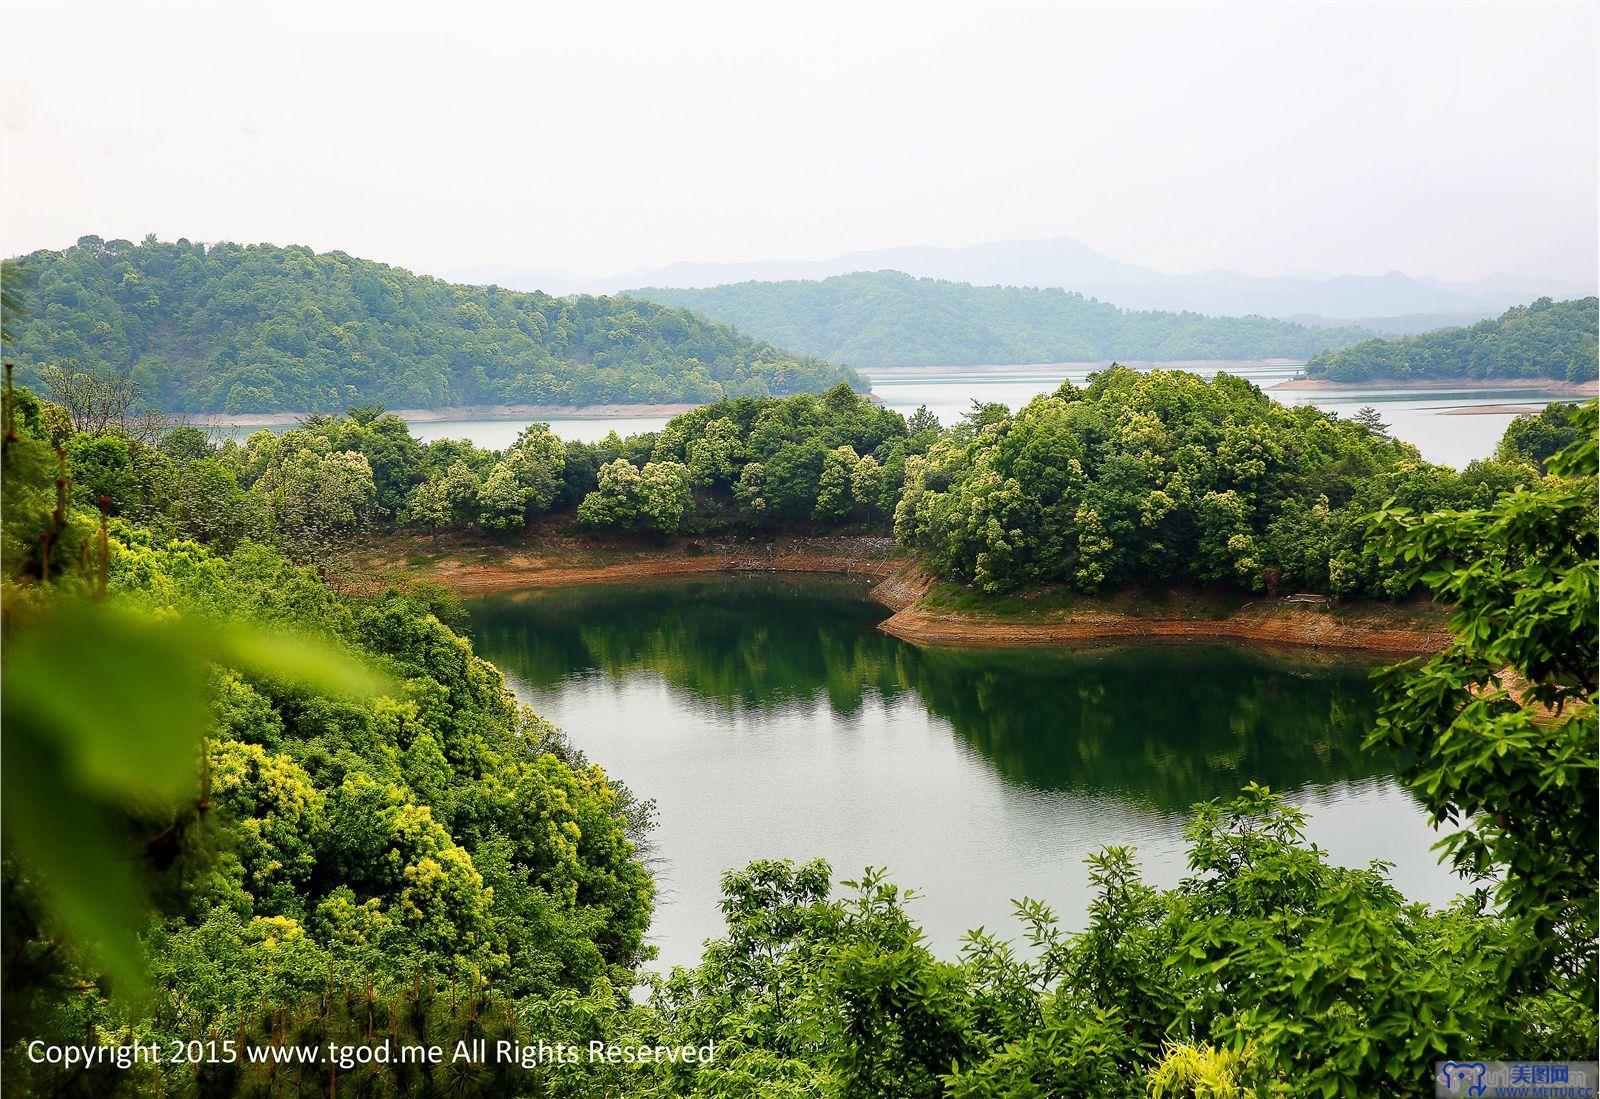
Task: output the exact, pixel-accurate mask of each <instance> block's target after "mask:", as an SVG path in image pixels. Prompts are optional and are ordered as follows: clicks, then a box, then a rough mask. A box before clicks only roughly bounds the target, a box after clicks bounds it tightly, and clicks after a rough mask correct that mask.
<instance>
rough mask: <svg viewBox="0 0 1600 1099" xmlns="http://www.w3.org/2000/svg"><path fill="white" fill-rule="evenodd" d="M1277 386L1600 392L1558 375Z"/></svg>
mask: <svg viewBox="0 0 1600 1099" xmlns="http://www.w3.org/2000/svg"><path fill="white" fill-rule="evenodd" d="M1267 389H1268V390H1269V391H1272V390H1278V389H1291V390H1292V389H1300V390H1327V391H1330V392H1335V393H1337V392H1339V391H1340V390H1359V389H1417V390H1428V389H1508V390H1510V389H1539V390H1544V391H1545V392H1548V393H1570V394H1572V395H1573V396H1575V397H1593V396H1595V394H1596V393H1597V392H1600V382H1596V381H1595V380H1594V379H1590V380H1589V381H1584V382H1569V381H1566V380H1565V379H1561V378H1405V379H1400V378H1367V379H1365V380H1363V381H1359V382H1335V381H1328V380H1327V379H1324V378H1290V379H1289V380H1288V381H1286V382H1279V383H1278V384H1277V385H1269V386H1267Z"/></svg>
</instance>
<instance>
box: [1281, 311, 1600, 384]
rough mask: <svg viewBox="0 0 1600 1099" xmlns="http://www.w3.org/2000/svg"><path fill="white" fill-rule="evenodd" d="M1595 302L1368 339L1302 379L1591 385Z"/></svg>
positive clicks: (1315, 364)
mask: <svg viewBox="0 0 1600 1099" xmlns="http://www.w3.org/2000/svg"><path fill="white" fill-rule="evenodd" d="M1597 324H1600V299H1596V298H1576V299H1574V300H1572V301H1559V302H1558V301H1552V300H1551V299H1550V298H1540V299H1539V300H1538V301H1536V302H1533V303H1532V304H1531V305H1519V306H1514V307H1513V308H1511V309H1507V310H1506V311H1505V312H1504V313H1502V314H1501V315H1500V316H1498V317H1496V318H1494V319H1493V320H1487V321H1479V322H1478V323H1477V324H1474V325H1470V326H1468V327H1466V328H1445V329H1441V330H1440V331H1437V332H1424V333H1422V334H1421V335H1417V336H1402V337H1399V338H1398V339H1392V340H1381V339H1380V340H1366V341H1363V342H1362V343H1358V344H1354V345H1352V346H1348V347H1341V348H1340V349H1338V350H1333V351H1326V352H1324V353H1322V354H1320V355H1317V356H1316V357H1315V358H1313V359H1311V361H1309V362H1308V363H1306V373H1308V374H1311V375H1313V376H1315V377H1320V378H1327V379H1328V380H1329V381H1335V382H1356V381H1363V380H1365V379H1367V378H1395V379H1399V380H1423V379H1430V378H1462V379H1471V380H1477V379H1482V378H1528V379H1530V380H1533V379H1543V378H1554V379H1560V380H1564V381H1569V382H1584V381H1593V380H1594V379H1595V376H1596V374H1597V373H1600V367H1597V365H1596V364H1597V359H1596V351H1595V330H1596V326H1597Z"/></svg>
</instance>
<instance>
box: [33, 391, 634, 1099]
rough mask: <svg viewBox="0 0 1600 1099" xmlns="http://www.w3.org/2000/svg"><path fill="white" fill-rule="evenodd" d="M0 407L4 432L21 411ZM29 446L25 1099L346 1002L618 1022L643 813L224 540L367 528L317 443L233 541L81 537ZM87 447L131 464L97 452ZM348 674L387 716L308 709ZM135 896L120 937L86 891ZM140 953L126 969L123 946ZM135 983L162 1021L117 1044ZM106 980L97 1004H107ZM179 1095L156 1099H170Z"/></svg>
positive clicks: (419, 628)
mask: <svg viewBox="0 0 1600 1099" xmlns="http://www.w3.org/2000/svg"><path fill="white" fill-rule="evenodd" d="M8 397H9V395H8ZM7 404H8V415H7V424H8V426H10V425H12V424H15V423H18V419H19V418H18V417H17V416H16V415H15V413H16V411H17V410H18V409H21V408H29V407H32V408H35V409H36V408H37V404H36V402H32V401H31V399H29V398H28V397H27V396H26V395H19V396H18V399H17V400H16V401H15V402H12V401H11V400H9V399H8V402H7ZM46 421H47V418H45V417H37V416H36V417H29V416H27V415H24V416H22V417H20V424H19V425H18V430H17V431H16V434H15V437H14V438H8V439H7V442H6V448H5V471H6V483H5V489H6V491H5V522H4V532H5V539H6V554H5V558H6V570H5V574H4V583H5V616H6V617H5V625H6V633H7V645H6V660H7V664H6V682H7V690H6V694H5V701H6V716H5V720H6V740H5V746H6V753H7V755H6V766H5V769H4V773H5V776H6V783H7V784H6V788H5V808H6V814H7V815H6V843H7V848H6V859H7V862H6V867H7V870H6V873H7V878H6V882H7V888H6V892H5V899H4V903H5V909H4V926H5V948H4V950H5V965H6V974H5V975H6V988H7V1000H6V1017H7V1030H6V1038H5V1050H6V1072H7V1076H8V1081H9V1079H10V1078H12V1077H13V1074H14V1073H15V1074H16V1075H15V1079H16V1081H17V1085H16V1088H17V1090H18V1091H19V1093H25V1092H28V1091H31V1090H34V1088H35V1086H37V1088H38V1090H48V1088H46V1087H45V1086H44V1085H43V1084H42V1083H40V1082H39V1081H37V1080H35V1081H33V1082H32V1083H25V1082H24V1081H27V1080H30V1079H32V1078H31V1077H30V1074H31V1073H33V1072H34V1071H35V1070H36V1067H37V1066H36V1065H35V1063H33V1062H30V1061H28V1060H27V1059H26V1058H23V1057H20V1056H18V1054H17V1050H18V1048H19V1047H18V1046H17V1045H16V1044H15V1043H16V1042H17V1041H18V1039H19V1038H20V1037H24V1036H26V1037H29V1038H38V1039H41V1040H44V1041H47V1042H49V1041H54V1042H61V1043H65V1042H79V1041H83V1040H84V1039H85V1036H86V1035H88V1036H90V1040H96V1036H99V1037H103V1038H106V1039H108V1040H109V1038H110V1036H112V1035H117V1034H122V1035H123V1036H124V1037H125V1038H126V1037H127V1036H128V1035H129V1034H130V1033H132V1034H134V1035H136V1036H138V1037H140V1038H142V1039H144V1040H146V1041H148V1040H151V1039H163V1038H165V1039H173V1038H179V1037H182V1038H188V1037H190V1036H192V1035H194V1034H197V1033H206V1032H207V1031H213V1032H214V1031H216V1030H217V1029H218V1028H220V1029H221V1030H223V1031H227V1032H229V1033H230V1034H231V1033H234V1032H235V1031H239V1032H242V1031H243V1029H244V1028H246V1027H248V1026H249V1025H251V1024H252V1021H253V1020H254V1019H255V1017H256V1014H257V1013H258V1012H260V1011H261V1010H262V1009H263V1008H268V1007H270V1008H271V1009H272V1012H271V1013H272V1014H273V1015H274V1017H276V1016H278V1014H279V1013H280V1012H281V1011H286V1010H287V1009H289V1008H290V1007H293V1006H295V1005H297V1004H299V1003H301V1002H302V1001H304V1000H306V999H307V998H309V997H313V996H314V995H316V994H318V993H319V992H322V991H324V990H326V989H328V988H330V987H334V986H338V985H346V986H347V987H348V985H349V984H351V983H353V984H355V985H356V986H357V987H360V986H362V985H366V986H367V987H369V988H370V987H372V986H374V985H376V986H377V987H380V988H384V989H397V988H400V987H403V986H409V987H414V988H416V989H419V990H420V989H421V987H422V984H423V982H426V983H427V985H428V987H429V988H430V989H431V988H434V987H439V988H445V987H449V986H451V985H467V984H473V985H477V984H482V983H484V982H487V983H489V984H492V985H493V986H494V987H495V988H496V989H497V990H498V992H499V993H500V994H501V995H504V996H509V997H512V998H515V999H517V1000H519V1001H525V1002H528V1003H535V1002H543V1001H545V1000H548V999H550V998H556V999H562V1000H564V1002H569V1003H579V1002H593V1003H594V1004H595V1005H596V1006H597V1009H602V1010H611V1009H614V1008H615V1007H616V1006H617V1005H618V1004H619V1003H620V1002H622V1000H623V999H624V998H625V995H626V992H627V990H628V988H629V987H630V986H631V985H632V983H633V973H634V969H635V967H636V966H637V965H638V964H639V963H640V961H641V960H642V959H643V958H645V957H647V956H648V950H647V948H646V946H645V945H644V932H645V929H646V926H647V924H648V921H649V915H650V910H651V899H652V895H653V886H652V884H651V881H650V878H649V875H648V873H647V872H646V870H645V867H644V866H643V864H642V862H641V859H640V857H639V853H638V850H637V848H636V842H635V841H636V840H638V839H639V838H641V836H642V834H643V831H644V828H645V827H646V825H647V820H648V808H647V807H642V806H639V805H636V804H634V803H633V801H632V800H631V798H630V796H629V795H628V794H627V792H626V791H625V790H623V789H621V788H620V787H618V786H616V785H615V784H613V783H611V782H610V781H609V780H608V779H607V778H606V776H605V774H604V773H603V772H602V771H601V770H600V769H599V768H598V767H595V766H593V765H591V764H589V763H588V762H587V761H586V760H585V759H584V758H583V757H582V756H581V755H580V754H579V753H577V752H576V751H575V750H573V749H572V748H571V747H570V746H569V745H568V744H567V743H566V742H565V740H564V739H563V738H562V737H561V735H560V734H559V733H558V732H557V731H556V730H555V729H553V728H552V727H551V726H549V725H548V724H546V723H545V722H543V721H542V720H541V719H539V718H538V717H537V716H535V715H534V714H533V713H531V712H530V711H529V710H527V709H526V708H524V707H522V706H520V705H518V703H517V702H516V701H515V699H514V698H513V697H512V695H511V692H510V691H509V690H508V689H507V687H506V685H505V682H504V680H503V678H502V677H501V675H500V673H499V672H498V671H497V670H496V669H495V668H494V667H492V666H491V665H489V664H487V663H486V662H484V661H483V660H481V659H479V658H477V657H476V656H474V655H473V652H472V648H471V646H470V645H469V644H468V643H467V641H466V640H465V639H463V638H462V637H461V636H459V635H457V634H456V633H454V632H452V631H451V629H449V628H448V627H447V626H445V625H444V624H442V623H441V622H440V621H439V620H438V618H436V617H435V616H434V615H433V614H432V613H431V612H430V609H429V605H428V603H427V602H426V601H425V600H423V599H419V598H417V597H416V596H414V595H411V594H407V593H406V592H403V591H396V590H389V591H385V592H381V593H378V594H374V595H368V596H365V597H359V598H357V597H351V596H341V595H337V594H335V593H333V592H332V591H330V590H329V589H328V588H327V587H326V586H324V585H323V583H321V582H320V580H319V579H318V577H317V575H316V573H315V572H313V571H312V570H311V569H309V568H306V567H303V566H299V565H296V564H294V563H293V562H292V561H290V560H288V559H286V558H285V556H284V555H283V554H282V553H280V552H279V551H278V550H276V549H274V548H273V547H271V546H269V545H265V544H262V543H261V542H251V541H244V540H243V536H244V535H245V534H250V535H255V536H257V537H265V538H272V539H280V538H281V539H282V540H283V542H284V544H285V546H286V547H305V546H306V545H307V541H306V539H307V538H308V534H307V528H311V527H319V526H320V527H324V528H326V527H328V526H329V525H330V524H331V525H332V526H334V527H338V528H339V529H348V524H349V523H351V522H353V521H354V520H353V518H352V510H354V511H355V512H363V511H364V512H368V513H370V511H371V509H372V508H373V507H374V483H373V477H372V472H371V468H370V466H369V464H368V463H367V460H366V458H365V457H364V456H362V455H360V454H356V453H354V452H352V451H341V450H333V449H330V446H329V444H328V440H327V437H326V436H324V435H318V434H313V433H310V432H302V433H300V435H302V436H303V438H294V437H292V436H293V435H294V434H295V433H290V435H289V436H284V437H280V438H273V437H271V436H266V435H263V437H262V438H260V439H258V440H256V441H255V443H256V445H253V446H252V447H251V448H250V453H249V454H248V458H249V461H250V462H251V463H253V464H258V465H260V466H261V469H260V471H259V473H257V474H256V475H255V484H254V486H252V489H251V491H250V495H251V496H254V495H255V494H256V493H258V492H259V500H258V506H259V509H260V522H259V523H258V524H252V525H251V526H249V527H247V528H246V529H244V530H231V531H230V532H229V533H228V534H227V535H226V537H224V536H221V535H218V534H216V532H215V531H214V530H212V529H210V528H205V527H199V528H196V527H192V526H191V523H193V522H194V515H193V514H192V513H190V512H188V511H184V510H182V509H179V512H178V513H177V514H174V515H171V516H168V517H166V520H165V522H163V523H156V524H150V525H134V524H132V523H129V522H128V521H126V520H124V519H112V520H111V521H110V522H109V525H108V527H102V528H101V531H102V533H100V534H99V535H98V540H97V536H96V535H95V534H94V533H93V526H94V525H93V522H92V521H91V520H88V519H86V518H85V517H84V515H85V512H84V509H81V508H74V507H73V503H72V500H73V496H74V491H73V487H72V476H71V473H70V469H71V468H72V467H70V466H69V467H68V469H69V472H68V473H67V474H66V475H64V476H62V477H61V478H60V480H59V482H57V484H59V486H60V487H59V489H57V488H56V485H53V484H52V483H51V480H50V478H51V476H52V474H54V473H55V469H56V463H54V462H52V461H50V460H49V458H48V455H49V452H50V440H49V439H48V437H47V435H46V426H45V425H46ZM369 426H370V425H369ZM380 431H381V428H380ZM85 438H86V437H84V436H74V437H73V438H72V440H71V445H70V446H69V447H68V448H67V449H68V450H74V451H77V452H80V453H81V452H83V451H85V450H86V449H88V447H87V445H86V444H85V443H83V440H84V439H85ZM90 442H95V443H119V444H121V449H122V450H123V451H127V450H128V449H130V444H128V442H127V441H126V440H125V439H123V438H122V437H120V436H118V435H116V434H114V433H107V434H106V435H103V436H101V437H99V438H98V439H95V440H90ZM164 442H168V443H170V444H171V445H170V447H169V448H168V449H169V451H172V452H176V451H182V450H185V449H188V448H194V447H196V446H197V440H194V439H193V438H191V437H187V436H176V437H174V436H169V437H168V439H167V440H164ZM132 446H133V449H135V450H136V451H137V453H138V454H139V455H140V458H141V461H145V460H148V461H152V462H154V461H156V458H155V454H156V452H152V451H149V450H148V449H146V448H141V447H138V446H137V444H133V445H132ZM164 457H165V458H167V459H168V460H170V461H177V460H178V459H176V458H175V457H174V455H173V454H172V453H166V454H164ZM63 461H64V459H63ZM186 462H187V466H186V467H184V469H183V472H180V473H179V474H178V475H177V476H178V478H179V480H180V481H182V479H183V478H185V477H188V476H191V475H194V474H193V468H194V467H202V469H203V470H204V471H205V475H206V476H216V478H217V481H218V482H219V483H221V484H223V485H227V486H232V487H236V486H237V482H236V481H235V480H234V471H233V469H232V468H231V467H228V466H224V465H219V463H218V462H217V460H216V458H215V457H212V456H208V452H206V451H205V450H204V449H199V450H198V453H196V454H194V455H192V456H190V457H188V458H187V459H186ZM218 469H221V470H222V472H221V473H220V474H216V470H218ZM145 475H146V474H145V471H143V470H139V471H137V473H136V474H134V476H136V477H137V478H141V479H142V478H143V477H144V476H145ZM162 476H169V474H168V473H163V474H162ZM261 486H266V487H264V488H263V487H261ZM530 491H533V492H544V493H546V494H550V493H553V491H554V489H553V488H552V487H551V485H550V484H549V481H548V479H546V481H544V482H539V483H537V484H535V486H534V487H533V488H532V489H531V490H530ZM178 499H180V500H188V499H189V496H188V495H187V494H184V493H180V494H179V495H178ZM131 503H132V501H130V504H131ZM159 506H161V505H160V503H159V500H158V499H144V500H141V501H140V502H139V507H138V508H134V507H130V509H129V510H130V513H131V512H136V511H144V510H146V509H153V508H155V507H159ZM88 514H91V515H92V514H93V512H89V513H88ZM150 514H153V512H150ZM207 514H210V513H209V512H208V513H207ZM177 527H189V528H190V529H188V530H186V531H184V533H187V534H188V535H189V536H190V537H191V538H192V537H204V538H206V540H207V541H210V542H212V543H213V544H221V543H224V542H229V541H231V542H234V543H235V545H234V547H233V548H232V549H231V551H226V552H224V551H222V550H220V549H211V548H207V547H205V546H202V545H200V544H198V543H197V542H195V541H191V540H188V539H184V538H174V537H173V536H172V534H171V533H168V531H170V530H171V529H172V528H177ZM311 548H312V549H313V550H315V551H316V552H326V547H325V546H322V547H320V548H319V544H318V543H316V542H314V541H313V542H312V543H311ZM52 561H53V562H54V564H53V567H52ZM86 595H87V596H89V597H90V598H89V599H87V600H86V599H85V598H84V597H85V596H86ZM285 646H288V649H286V648H285ZM291 650H298V651H299V653H300V655H298V656H295V655H293V654H292V652H291ZM269 653H277V654H279V655H278V656H275V657H272V658H270V659H267V658H265V657H264V654H269ZM341 663H349V664H351V665H352V666H360V667H367V668H371V669H374V670H375V671H376V672H377V678H376V682H378V683H380V684H381V685H382V686H381V688H380V689H377V690H369V691H367V692H366V693H363V694H353V693H343V694H340V693H334V692H331V691H329V690H328V689H325V688H321V687H319V686H318V684H317V683H316V682H313V680H315V679H316V678H317V677H318V676H321V677H322V678H323V679H324V680H325V679H326V678H327V675H326V672H325V671H324V672H318V673H316V674H315V675H313V674H311V670H312V668H313V667H316V666H320V665H328V664H333V665H338V664H341ZM180 671H181V672H182V674H181V675H180V674H179V672H180ZM14 677H16V678H14ZM185 677H186V678H185ZM196 722H198V724H199V725H200V726H201V727H202V728H203V730H204V735H203V739H202V738H201V737H199V736H197V735H196V734H197V733H198V732H199V730H198V729H196V728H195V727H194V726H195V723H196ZM186 736H187V738H188V739H187V740H186V739H185V738H186ZM57 755H60V756H62V757H63V759H64V760H66V764H67V765H65V766H61V767H59V768H57V767H56V766H55V765H54V764H53V763H51V762H49V761H51V760H52V759H54V758H55V757H56V756H57ZM95 772H99V774H98V775H96V774H95ZM86 776H87V777H86ZM135 868H136V872H137V874H138V876H139V878H140V879H141V883H142V884H141V892H142V893H143V894H144V895H145V896H146V897H147V898H148V901H149V903H148V911H147V912H146V913H145V914H144V915H143V916H142V917H139V918H138V919H137V920H136V921H135V919H134V910H133V908H132V907H131V906H130V905H129V904H128V903H127V901H128V896H127V895H126V894H124V893H118V892H116V891H115V890H113V889H111V888H110V887H109V886H108V884H107V883H106V882H105V881H97V880H95V879H96V878H97V877H99V878H104V879H121V878H123V877H128V876H130V875H132V874H133V873H135ZM129 923H133V924H134V926H132V927H130V926H127V924H129ZM132 932H137V936H138V940H139V943H140V944H141V945H140V947H139V948H138V949H133V948H132V947H131V946H127V947H124V948H118V949H113V948H112V944H113V942H114V941H117V940H120V939H121V937H122V936H124V935H127V934H131V933H132ZM64 935H65V938H66V939H67V942H68V948H67V949H62V942H61V939H62V938H63V936H64ZM136 959H138V960H137V961H136ZM135 971H142V973H143V977H144V979H145V980H146V981H147V982H148V988H147V991H148V992H149V995H148V996H146V997H145V998H143V999H142V1000H139V1001H138V1010H137V1012H136V1013H135V1014H134V1015H132V1016H130V1015H129V1014H128V1012H129V1011H130V1010H131V1007H132V1004H133V1003H134V1000H133V999H132V998H131V997H130V996H129V995H128V994H129V993H130V992H131V991H132V989H131V988H130V979H131V977H132V976H133V975H134V973H135ZM107 972H110V973H114V974H115V975H116V976H117V977H118V978H119V980H118V982H117V983H115V984H114V985H112V988H111V991H113V992H115V993H117V995H115V996H108V995H106V994H105V993H106V991H107V990H106V987H105V985H104V984H99V985H97V984H96V983H95V978H97V977H98V976H99V975H100V974H103V973H107ZM13 993H15V995H14V994H13ZM451 998H452V1001H453V1000H454V996H453V995H452V997H451ZM352 1023H353V1020H352ZM130 1025H132V1026H133V1027H134V1030H133V1031H132V1032H130V1031H129V1030H128V1027H129V1026H130ZM273 1025H274V1026H281V1023H274V1024H273ZM369 1025H370V1024H369ZM355 1033H356V1034H359V1033H360V1031H359V1030H357V1031H355ZM38 1071H44V1072H48V1071H50V1070H48V1069H40V1070H38ZM143 1071H144V1073H145V1076H144V1078H143V1080H142V1082H130V1083H129V1087H130V1089H131V1090H130V1091H129V1092H128V1093H129V1094H152V1093H156V1092H159V1090H160V1087H159V1086H158V1085H156V1084H154V1083H153V1080H154V1079H157V1078H159V1077H160V1070H159V1069H158V1068H155V1067H152V1066H145V1067H144V1069H143ZM189 1075H190V1074H188V1073H186V1072H184V1071H178V1072H177V1073H175V1075H174V1076H172V1077H169V1078H168V1082H169V1084H170V1085H171V1087H172V1088H173V1089H174V1092H175V1093H176V1091H177V1090H178V1089H181V1088H182V1087H183V1086H184V1079H185V1077H186V1076H189ZM10 1088H11V1084H10V1083H9V1082H8V1090H10Z"/></svg>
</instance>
